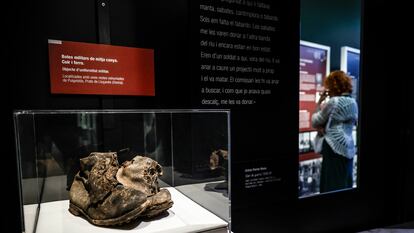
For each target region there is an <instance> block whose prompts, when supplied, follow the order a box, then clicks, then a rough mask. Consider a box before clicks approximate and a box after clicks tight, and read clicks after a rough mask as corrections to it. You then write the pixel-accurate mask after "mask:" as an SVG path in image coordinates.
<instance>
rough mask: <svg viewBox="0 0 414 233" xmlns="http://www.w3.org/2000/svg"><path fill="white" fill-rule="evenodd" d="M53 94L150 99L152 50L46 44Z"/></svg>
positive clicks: (151, 89)
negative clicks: (122, 96) (47, 46)
mask: <svg viewBox="0 0 414 233" xmlns="http://www.w3.org/2000/svg"><path fill="white" fill-rule="evenodd" d="M49 70H50V84H51V92H52V93H53V94H90V95H131V96H154V95H155V81H154V79H155V78H154V50H153V49H143V48H129V47H121V46H112V45H103V44H91V43H80V42H70V41H61V40H49Z"/></svg>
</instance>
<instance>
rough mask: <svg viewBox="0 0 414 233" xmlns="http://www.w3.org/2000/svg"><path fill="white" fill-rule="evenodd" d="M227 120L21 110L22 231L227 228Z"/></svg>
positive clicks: (221, 116)
mask: <svg viewBox="0 0 414 233" xmlns="http://www.w3.org/2000/svg"><path fill="white" fill-rule="evenodd" d="M229 114H230V113H229V111H226V110H50V111H47V110H20V111H15V112H14V123H15V137H16V138H15V140H16V152H17V165H18V171H19V177H20V179H19V181H20V184H19V186H20V195H21V197H20V199H21V211H22V229H23V232H26V233H32V232H38V233H42V232H55V233H59V232H125V230H134V229H135V230H139V232H141V233H153V232H158V233H161V232H169V233H171V232H180V233H183V232H227V231H228V229H229V228H230V207H231V205H230V203H231V202H230V185H229V184H230V177H229V174H230V167H229V166H230V162H229V161H230V151H229V149H230V129H229V125H230V124H229V119H230V118H229ZM142 161H146V162H145V163H144V162H142ZM149 161H151V162H149ZM147 165H148V167H146V166H147ZM128 169H129V170H128ZM142 174H144V175H142ZM141 175H142V176H141ZM125 177H126V178H125ZM128 177H129V178H128ZM137 177H138V178H137ZM125 179H126V180H127V181H125ZM145 187H149V189H148V190H150V191H148V193H147V192H146V191H145V190H146V189H145ZM144 189H145V190H144ZM166 190H167V191H166Z"/></svg>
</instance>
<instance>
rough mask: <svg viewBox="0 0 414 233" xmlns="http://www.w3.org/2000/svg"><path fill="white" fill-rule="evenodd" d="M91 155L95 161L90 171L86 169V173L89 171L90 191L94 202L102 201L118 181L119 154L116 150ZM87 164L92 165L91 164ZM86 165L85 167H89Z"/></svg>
mask: <svg viewBox="0 0 414 233" xmlns="http://www.w3.org/2000/svg"><path fill="white" fill-rule="evenodd" d="M89 157H94V158H91V161H94V164H93V165H92V167H91V169H90V172H87V170H84V172H85V174H86V173H88V177H87V179H88V191H89V194H90V197H91V202H92V203H97V202H99V201H101V200H102V199H103V198H104V197H105V196H106V195H107V194H108V193H109V192H111V191H112V189H113V187H115V186H116V184H117V183H118V181H117V180H116V177H115V176H116V172H117V171H118V168H119V164H118V159H117V155H116V153H114V152H109V153H92V154H91V155H90V156H89ZM87 166H90V165H89V164H88V165H87ZM87 166H85V168H87Z"/></svg>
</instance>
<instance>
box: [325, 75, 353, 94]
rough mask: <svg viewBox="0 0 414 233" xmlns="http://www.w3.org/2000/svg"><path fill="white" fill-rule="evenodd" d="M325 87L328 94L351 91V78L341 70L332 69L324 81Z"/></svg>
mask: <svg viewBox="0 0 414 233" xmlns="http://www.w3.org/2000/svg"><path fill="white" fill-rule="evenodd" d="M324 85H325V88H327V89H329V95H331V96H339V95H342V94H343V93H352V80H351V78H350V77H349V76H348V75H347V74H346V73H345V72H343V71H341V70H336V71H332V72H331V73H330V74H329V75H328V77H326V79H325V82H324Z"/></svg>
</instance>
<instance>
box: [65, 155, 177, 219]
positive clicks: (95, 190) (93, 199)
mask: <svg viewBox="0 0 414 233" xmlns="http://www.w3.org/2000/svg"><path fill="white" fill-rule="evenodd" d="M161 175H162V167H161V166H160V165H159V164H158V163H157V162H156V161H154V160H152V159H150V158H148V157H143V156H136V157H134V158H133V159H132V160H131V161H126V162H124V163H123V164H122V165H119V164H118V158H117V154H116V153H114V152H108V153H99V152H94V153H91V154H90V155H89V156H88V157H86V158H82V159H80V171H79V172H78V173H77V174H76V176H75V178H74V180H73V183H72V186H71V188H70V193H69V197H70V206H69V211H70V212H71V213H72V214H74V215H76V216H78V215H83V216H84V217H85V218H86V219H87V220H88V221H89V222H90V223H92V224H95V225H99V226H111V225H121V224H124V223H128V222H131V221H132V220H134V219H137V218H151V217H154V216H157V215H159V214H161V213H162V212H164V211H166V210H167V209H169V208H170V207H171V206H172V205H173V202H172V200H171V195H170V193H169V192H168V190H167V189H160V188H159V186H158V176H161Z"/></svg>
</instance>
